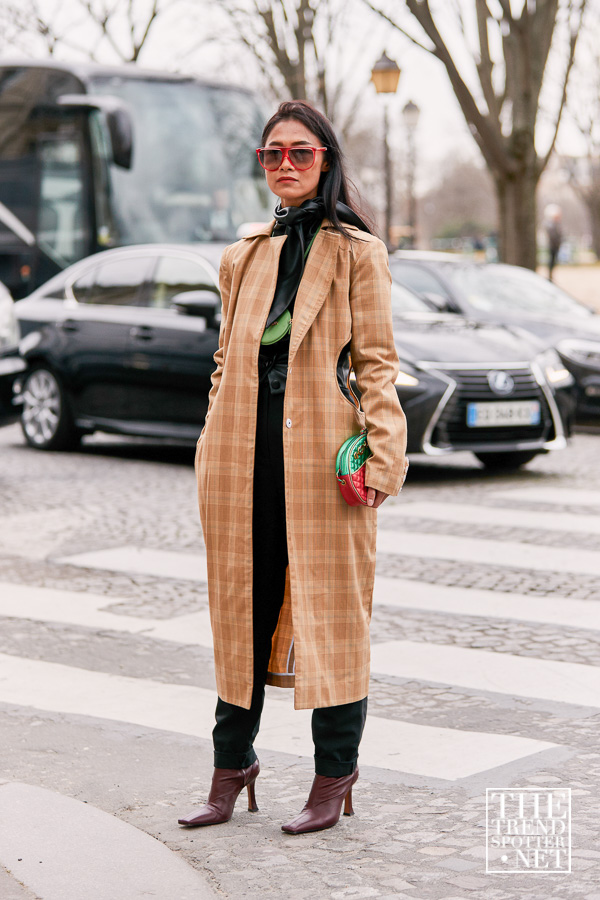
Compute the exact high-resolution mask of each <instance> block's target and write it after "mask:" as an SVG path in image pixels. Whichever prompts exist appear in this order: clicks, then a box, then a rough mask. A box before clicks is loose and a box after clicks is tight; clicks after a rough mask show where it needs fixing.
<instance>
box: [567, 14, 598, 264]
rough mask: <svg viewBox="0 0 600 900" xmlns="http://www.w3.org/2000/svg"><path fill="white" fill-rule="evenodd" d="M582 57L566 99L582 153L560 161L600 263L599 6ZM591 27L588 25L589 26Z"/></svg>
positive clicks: (584, 40)
mask: <svg viewBox="0 0 600 900" xmlns="http://www.w3.org/2000/svg"><path fill="white" fill-rule="evenodd" d="M593 13H594V17H593V19H592V22H591V26H592V27H590V28H589V31H588V32H587V34H586V35H585V37H584V38H582V40H583V44H584V45H583V47H582V48H581V49H582V51H583V53H582V55H581V59H580V61H579V63H578V66H577V71H576V72H575V85H574V86H575V88H576V90H575V91H573V92H572V95H571V96H570V97H569V103H568V112H569V113H570V116H571V119H572V120H573V121H574V122H575V124H576V126H577V128H578V129H579V132H580V134H581V136H582V138H583V142H584V146H585V152H584V154H583V155H582V157H580V158H573V157H570V158H569V157H563V158H562V167H563V170H564V171H566V172H567V174H568V177H569V183H570V184H571V187H572V188H573V190H574V191H575V193H576V194H577V196H578V197H579V198H580V200H582V201H583V203H584V204H585V206H586V208H587V211H588V214H589V218H590V225H591V232H592V243H593V247H594V252H595V254H596V256H597V257H598V259H600V47H599V45H598V40H597V34H598V28H599V27H600V5H597V6H596V7H595V8H594V10H593ZM588 24H590V23H588Z"/></svg>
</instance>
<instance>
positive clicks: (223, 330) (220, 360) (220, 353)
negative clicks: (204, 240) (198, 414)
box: [198, 247, 231, 440]
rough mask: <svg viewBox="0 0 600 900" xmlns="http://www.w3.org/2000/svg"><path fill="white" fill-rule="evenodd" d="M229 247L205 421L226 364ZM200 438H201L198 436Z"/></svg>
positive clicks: (221, 280) (222, 275)
mask: <svg viewBox="0 0 600 900" xmlns="http://www.w3.org/2000/svg"><path fill="white" fill-rule="evenodd" d="M228 249H229V248H228V247H226V248H225V250H224V251H223V255H222V256H221V265H220V267H219V291H220V293H221V325H220V328H219V347H218V349H217V350H215V352H214V354H213V359H214V361H215V363H216V366H217V367H216V369H214V370H213V373H212V375H211V376H210V380H211V389H210V391H209V392H208V408H207V410H206V417H205V422H206V420H207V419H208V416H209V413H210V410H211V407H212V405H213V403H214V400H215V397H216V396H217V391H218V390H219V384H220V383H221V375H222V374H223V366H224V364H225V351H226V335H227V336H228V326H229V322H228V318H227V314H228V311H229V299H230V297H231V265H230V263H229V254H228ZM202 431H204V428H203V429H202ZM200 437H202V432H200ZM198 440H200V438H198Z"/></svg>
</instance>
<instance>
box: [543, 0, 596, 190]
mask: <svg viewBox="0 0 600 900" xmlns="http://www.w3.org/2000/svg"><path fill="white" fill-rule="evenodd" d="M586 3H587V0H581V5H580V9H579V21H578V23H577V27H576V28H573V29H572V31H571V38H570V41H569V57H568V59H567V65H566V70H565V75H564V79H563V85H562V94H561V98H560V106H559V108H558V113H557V116H556V124H555V128H554V134H553V136H552V142H551V144H550V147H549V149H548V152H547V153H546V155H545V156H544V157H543V159H542V160H541V162H540V163H539V164H538V171H539V174H540V175H541V173H542V172H543V171H544V169H545V168H546V166H547V165H548V162H549V160H550V157H551V156H552V153H553V152H554V147H555V145H556V138H557V137H558V131H559V129H560V123H561V121H562V114H563V111H564V108H565V103H566V101H567V92H568V86H569V76H570V74H571V69H572V68H573V63H574V61H575V49H576V47H577V38H578V36H579V31H580V29H581V24H582V21H583V17H584V14H585V7H586Z"/></svg>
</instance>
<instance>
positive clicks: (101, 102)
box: [56, 94, 133, 169]
mask: <svg viewBox="0 0 600 900" xmlns="http://www.w3.org/2000/svg"><path fill="white" fill-rule="evenodd" d="M56 102H57V103H58V105H59V106H65V107H68V108H69V109H79V110H83V111H88V112H89V111H90V110H94V109H99V110H101V111H102V112H103V113H104V118H105V120H106V126H107V128H108V133H109V135H110V143H111V151H112V154H111V155H112V160H113V162H114V164H115V165H116V166H120V168H122V169H130V168H131V162H132V156H133V119H132V117H131V113H130V112H129V109H128V107H127V106H126V105H125V104H124V103H123V102H122V101H121V100H120V99H119V98H118V97H111V96H110V95H108V94H100V95H96V94H62V95H61V96H60V97H58V98H57V100H56Z"/></svg>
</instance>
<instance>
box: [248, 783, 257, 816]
mask: <svg viewBox="0 0 600 900" xmlns="http://www.w3.org/2000/svg"><path fill="white" fill-rule="evenodd" d="M255 784H256V779H254V781H251V782H250V784H249V785H248V812H258V806H257V805H256V794H255V793H254V785H255Z"/></svg>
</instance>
